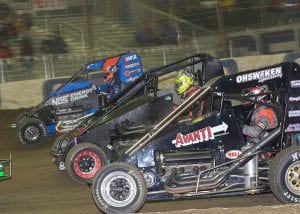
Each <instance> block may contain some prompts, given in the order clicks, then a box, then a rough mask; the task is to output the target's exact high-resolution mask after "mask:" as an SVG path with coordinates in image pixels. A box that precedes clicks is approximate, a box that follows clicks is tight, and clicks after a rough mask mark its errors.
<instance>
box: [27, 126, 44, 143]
mask: <svg viewBox="0 0 300 214" xmlns="http://www.w3.org/2000/svg"><path fill="white" fill-rule="evenodd" d="M24 137H25V139H26V140H28V141H36V140H37V139H38V138H39V137H40V131H39V128H38V127H37V126H34V125H31V126H28V127H27V128H26V129H25V131H24Z"/></svg>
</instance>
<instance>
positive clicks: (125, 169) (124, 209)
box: [92, 162, 147, 213]
mask: <svg viewBox="0 0 300 214" xmlns="http://www.w3.org/2000/svg"><path fill="white" fill-rule="evenodd" d="M116 187H117V188H116ZM114 188H116V189H114ZM92 195H93V199H94V203H95V205H96V206H97V208H98V209H99V210H101V211H103V212H104V213H133V212H137V211H138V210H140V209H141V207H142V206H143V205H144V203H145V201H146V197H147V184H146V181H145V178H144V177H143V175H142V173H141V172H140V171H139V170H138V169H137V168H136V167H135V166H132V165H129V164H127V163H121V162H115V163H112V164H110V165H107V166H105V167H103V168H102V170H101V171H99V172H98V174H97V175H96V177H95V178H94V182H93V186H92Z"/></svg>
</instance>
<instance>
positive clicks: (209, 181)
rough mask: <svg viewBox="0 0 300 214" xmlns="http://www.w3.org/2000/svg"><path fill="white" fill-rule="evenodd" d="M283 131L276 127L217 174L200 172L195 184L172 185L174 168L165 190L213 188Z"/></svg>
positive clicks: (172, 191) (176, 192) (175, 192)
mask: <svg viewBox="0 0 300 214" xmlns="http://www.w3.org/2000/svg"><path fill="white" fill-rule="evenodd" d="M280 133H281V128H278V129H275V130H274V131H272V132H271V133H270V134H269V135H268V136H267V137H266V138H264V139H263V140H262V141H261V142H260V143H258V144H253V145H252V146H250V147H249V148H248V149H246V150H245V151H243V152H242V154H241V155H240V157H239V159H238V160H237V161H234V162H233V163H232V164H231V166H230V167H229V168H228V169H227V170H225V171H222V172H221V173H218V174H216V175H215V176H214V177H212V178H200V174H199V176H198V178H197V180H196V179H195V180H194V182H193V184H191V185H186V186H180V187H172V181H173V178H174V177H175V176H176V175H177V169H175V170H173V171H172V173H171V175H170V176H169V177H168V179H167V180H166V183H165V190H166V191H167V192H168V193H170V194H179V193H186V192H193V191H194V192H198V191H203V190H211V189H215V188H217V187H218V186H219V185H220V184H221V183H222V182H224V180H225V179H226V178H227V177H228V176H229V175H230V173H231V172H233V171H234V170H236V169H237V168H238V167H240V166H242V165H243V164H245V163H246V162H248V161H249V160H250V159H251V158H252V156H253V155H255V153H256V152H257V151H259V150H260V149H261V148H262V147H264V146H265V145H267V144H268V143H269V142H271V141H272V140H273V139H275V138H276V137H278V136H279V135H280Z"/></svg>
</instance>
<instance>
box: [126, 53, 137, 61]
mask: <svg viewBox="0 0 300 214" xmlns="http://www.w3.org/2000/svg"><path fill="white" fill-rule="evenodd" d="M135 59H137V55H136V54H133V55H130V56H126V57H125V58H124V61H125V62H128V61H132V60H135Z"/></svg>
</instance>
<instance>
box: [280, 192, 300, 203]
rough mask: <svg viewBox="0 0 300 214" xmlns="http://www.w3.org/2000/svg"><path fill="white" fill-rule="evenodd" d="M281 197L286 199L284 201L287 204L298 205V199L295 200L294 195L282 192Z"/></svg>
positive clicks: (299, 200)
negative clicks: (286, 201) (287, 202)
mask: <svg viewBox="0 0 300 214" xmlns="http://www.w3.org/2000/svg"><path fill="white" fill-rule="evenodd" d="M283 195H284V196H285V197H286V199H287V200H288V201H289V202H292V203H299V202H300V198H297V197H296V196H295V195H291V194H290V193H289V192H284V193H283Z"/></svg>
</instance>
